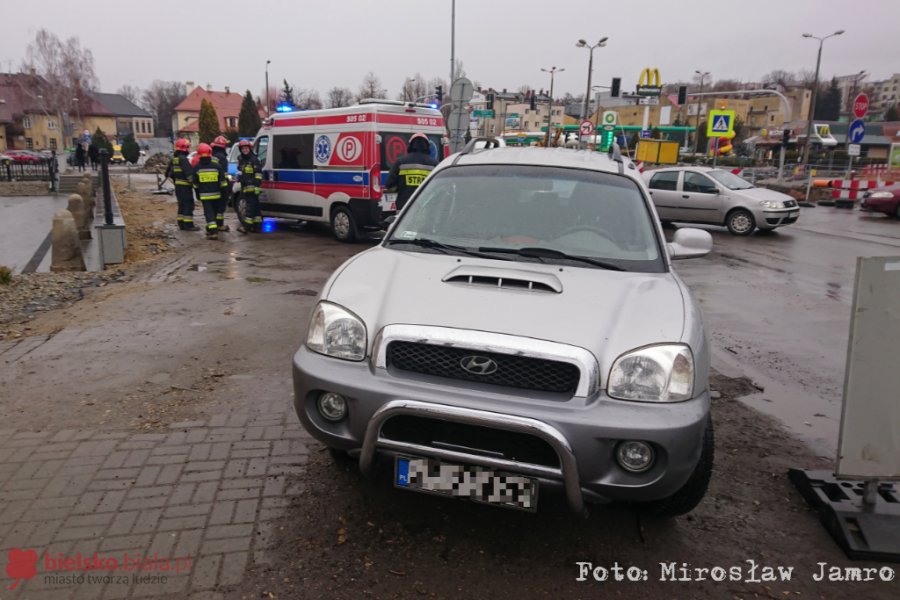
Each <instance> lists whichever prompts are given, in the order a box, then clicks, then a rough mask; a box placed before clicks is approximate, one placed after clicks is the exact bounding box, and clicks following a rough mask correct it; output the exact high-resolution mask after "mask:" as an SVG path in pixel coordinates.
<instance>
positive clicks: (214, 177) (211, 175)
mask: <svg viewBox="0 0 900 600" xmlns="http://www.w3.org/2000/svg"><path fill="white" fill-rule="evenodd" d="M197 179H199V180H200V183H215V182H216V181H218V179H219V172H218V171H200V172H199V173H197Z"/></svg>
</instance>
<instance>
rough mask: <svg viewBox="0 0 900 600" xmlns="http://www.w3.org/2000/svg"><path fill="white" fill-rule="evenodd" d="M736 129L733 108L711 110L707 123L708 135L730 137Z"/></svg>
mask: <svg viewBox="0 0 900 600" xmlns="http://www.w3.org/2000/svg"><path fill="white" fill-rule="evenodd" d="M733 131H734V111H733V110H711V111H709V120H708V121H707V123H706V137H730V136H731V133H732V132H733Z"/></svg>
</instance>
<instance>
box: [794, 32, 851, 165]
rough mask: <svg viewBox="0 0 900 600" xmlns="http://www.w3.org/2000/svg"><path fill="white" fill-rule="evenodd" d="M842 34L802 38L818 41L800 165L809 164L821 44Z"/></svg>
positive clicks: (810, 35) (809, 34)
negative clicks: (814, 75) (814, 73)
mask: <svg viewBox="0 0 900 600" xmlns="http://www.w3.org/2000/svg"><path fill="white" fill-rule="evenodd" d="M842 33H844V30H843V29H838V30H837V31H835V32H834V33H832V34H831V35H826V36H825V37H821V38H820V37H816V36H814V35H812V34H811V33H804V34H803V37H805V38H813V39H814V40H819V53H818V55H817V56H816V77H815V79H814V80H813V89H812V94H811V95H810V97H809V114H807V119H806V143H805V144H804V148H803V161H802V163H801V164H803V165H808V164H809V150H810V148H812V126H813V117H814V116H815V112H816V96H817V92H818V90H819V67H820V66H821V65H822V44H823V43H824V42H825V40H827V39H828V38H830V37H834V36H836V35H841V34H842Z"/></svg>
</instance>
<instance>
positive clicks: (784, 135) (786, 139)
mask: <svg viewBox="0 0 900 600" xmlns="http://www.w3.org/2000/svg"><path fill="white" fill-rule="evenodd" d="M790 141H791V130H790V129H785V130H784V131H782V132H781V145H782V146H784V147H787V145H788V143H790Z"/></svg>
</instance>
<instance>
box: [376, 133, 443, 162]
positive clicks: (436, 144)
mask: <svg viewBox="0 0 900 600" xmlns="http://www.w3.org/2000/svg"><path fill="white" fill-rule="evenodd" d="M380 135H381V149H380V150H379V152H380V154H381V170H382V171H390V170H391V167H392V166H394V163H395V162H396V161H397V159H398V158H400V157H401V156H403V155H404V154H406V146H407V144H408V143H409V138H410V137H412V134H411V133H401V132H384V131H382V132H380ZM442 148H443V146H442V145H441V136H439V135H434V134H428V153H429V154H431V157H432V158H434V159H437V160H441V159H442V158H443V150H442Z"/></svg>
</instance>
